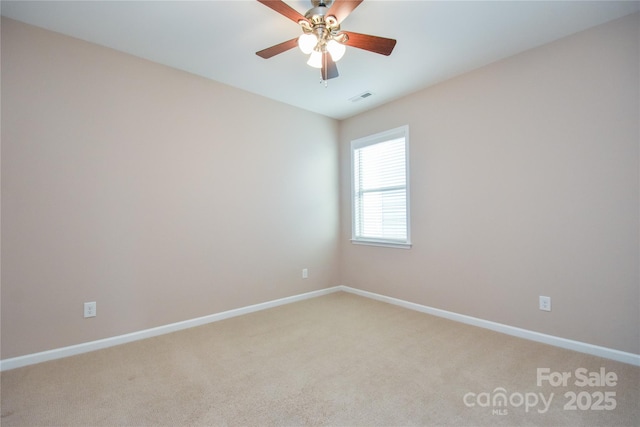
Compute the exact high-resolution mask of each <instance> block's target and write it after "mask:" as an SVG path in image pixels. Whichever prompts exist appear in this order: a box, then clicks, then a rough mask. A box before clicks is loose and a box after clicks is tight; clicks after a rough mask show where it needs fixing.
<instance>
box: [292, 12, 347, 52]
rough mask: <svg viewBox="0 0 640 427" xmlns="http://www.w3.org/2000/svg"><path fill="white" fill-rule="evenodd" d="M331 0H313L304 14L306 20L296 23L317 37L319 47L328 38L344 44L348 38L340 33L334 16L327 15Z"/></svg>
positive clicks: (323, 44)
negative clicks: (311, 5)
mask: <svg viewBox="0 0 640 427" xmlns="http://www.w3.org/2000/svg"><path fill="white" fill-rule="evenodd" d="M331 3H333V1H327V2H320V1H317V0H313V1H312V4H313V6H314V7H313V8H311V9H309V10H308V11H307V13H306V14H305V15H304V16H305V18H307V19H306V20H304V19H301V20H300V21H299V22H298V23H299V24H300V26H301V27H302V30H303V31H304V33H313V34H315V35H316V37H317V38H318V43H319V45H320V46H319V47H320V48H322V47H324V46H325V45H326V44H327V43H328V42H329V40H335V41H337V42H338V43H342V44H344V43H345V42H346V41H347V40H348V39H349V38H348V36H347V35H346V34H345V33H340V24H339V23H338V20H337V19H336V17H335V16H331V15H329V16H327V11H328V10H329V6H330V5H331ZM322 50H323V49H322Z"/></svg>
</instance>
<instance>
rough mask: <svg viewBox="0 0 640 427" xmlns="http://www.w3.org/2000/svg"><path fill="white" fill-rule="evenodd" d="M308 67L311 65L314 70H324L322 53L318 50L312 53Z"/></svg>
mask: <svg viewBox="0 0 640 427" xmlns="http://www.w3.org/2000/svg"><path fill="white" fill-rule="evenodd" d="M307 65H310V66H312V67H313V68H322V52H320V51H318V50H314V51H313V52H311V55H310V56H309V60H308V61H307Z"/></svg>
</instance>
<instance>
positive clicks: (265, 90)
mask: <svg viewBox="0 0 640 427" xmlns="http://www.w3.org/2000/svg"><path fill="white" fill-rule="evenodd" d="M286 3H287V4H289V5H290V6H292V7H293V8H294V9H296V10H297V11H298V12H300V13H301V14H303V15H304V13H305V12H306V11H307V10H308V9H309V8H311V3H310V1H309V0H286ZM0 7H1V12H2V15H4V16H7V17H9V18H13V19H16V20H19V21H23V22H26V23H29V24H33V25H37V26H40V27H43V28H46V29H49V30H53V31H57V32H60V33H63V34H67V35H70V36H73V37H77V38H79V39H83V40H87V41H90V42H93V43H97V44H99V45H103V46H108V47H111V48H113V49H116V50H119V51H122V52H127V53H130V54H132V55H136V56H139V57H142V58H146V59H149V60H151V61H155V62H158V63H161V64H165V65H168V66H170V67H174V68H178V69H181V70H184V71H188V72H190V73H193V74H197V75H200V76H203V77H207V78H210V79H213V80H216V81H218V82H222V83H225V84H228V85H231V86H234V87H237V88H241V89H244V90H247V91H250V92H253V93H256V94H260V95H263V96H266V97H268V98H272V99H275V100H278V101H282V102H285V103H287V104H291V105H294V106H297V107H300V108H304V109H306V110H310V111H314V112H317V113H320V114H324V115H326V116H329V117H333V118H336V119H344V118H346V117H349V116H352V115H354V114H357V113H360V112H362V111H365V110H367V109H370V108H373V107H376V106H378V105H380V104H383V103H385V102H388V101H390V100H393V99H396V98H399V97H401V96H404V95H406V94H409V93H411V92H414V91H416V90H418V89H422V88H425V87H427V86H429V85H432V84H435V83H437V82H440V81H443V80H445V79H448V78H450V77H453V76H455V75H458V74H461V73H464V72H467V71H470V70H472V69H475V68H478V67H480V66H483V65H485V64H488V63H491V62H494V61H497V60H499V59H501V58H505V57H507V56H510V55H514V54H516V53H519V52H522V51H524V50H527V49H530V48H533V47H535V46H539V45H542V44H544V43H548V42H550V41H553V40H556V39H558V38H561V37H564V36H567V35H569V34H572V33H575V32H578V31H581V30H584V29H587V28H589V27H593V26H596V25H599V24H601V23H604V22H607V21H610V20H613V19H616V18H619V17H621V16H624V15H627V14H630V13H634V12H636V11H638V10H640V1H566V0H565V1H416V0H414V1H402V0H385V1H380V0H364V2H363V3H362V4H361V5H360V6H359V7H358V8H357V9H356V10H355V11H353V13H352V14H351V15H349V16H348V17H347V18H346V19H345V20H344V21H343V23H342V29H344V30H347V31H354V32H359V33H365V34H372V35H378V36H382V37H388V38H394V39H396V40H397V41H398V44H397V45H396V48H395V50H394V51H393V53H392V54H391V56H388V57H386V56H382V55H378V54H374V53H370V52H367V51H363V50H360V49H356V48H347V53H346V54H345V56H344V58H343V59H341V60H340V61H339V62H338V64H337V65H338V70H339V72H340V77H338V78H337V79H332V80H330V81H329V85H328V87H324V85H322V84H320V72H319V71H318V70H317V69H314V68H311V67H309V66H308V65H306V63H305V62H306V56H305V55H304V54H303V53H302V52H300V51H299V50H298V49H292V50H290V51H287V52H284V53H282V54H280V55H277V56H275V57H273V58H271V59H266V60H265V59H262V58H260V57H258V56H257V55H255V52H256V51H258V50H261V49H264V48H266V47H269V46H271V45H274V44H277V43H280V42H282V41H285V40H289V39H292V38H294V37H297V36H298V35H299V34H301V30H300V28H299V26H298V25H297V24H295V23H294V22H293V21H291V20H289V19H287V18H285V17H283V16H281V15H279V14H278V13H276V12H274V11H273V10H271V9H269V8H268V7H266V6H264V5H262V4H260V3H258V2H257V1H254V0H232V1H221V0H214V1H26V0H22V1H4V0H3V1H2V2H1V3H0ZM366 91H370V92H371V93H372V94H373V96H370V97H368V98H366V99H362V100H360V101H358V102H352V101H350V98H352V97H354V96H357V95H359V94H361V93H363V92H366Z"/></svg>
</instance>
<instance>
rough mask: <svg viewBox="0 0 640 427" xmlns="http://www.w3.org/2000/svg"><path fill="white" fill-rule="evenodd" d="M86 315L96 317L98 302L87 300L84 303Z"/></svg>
mask: <svg viewBox="0 0 640 427" xmlns="http://www.w3.org/2000/svg"><path fill="white" fill-rule="evenodd" d="M84 317H96V303H95V301H94V302H85V303H84Z"/></svg>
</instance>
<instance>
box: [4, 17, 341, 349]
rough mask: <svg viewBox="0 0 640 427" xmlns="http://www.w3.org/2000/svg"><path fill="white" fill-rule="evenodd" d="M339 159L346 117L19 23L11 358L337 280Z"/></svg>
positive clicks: (10, 38) (11, 184)
mask: <svg viewBox="0 0 640 427" xmlns="http://www.w3.org/2000/svg"><path fill="white" fill-rule="evenodd" d="M337 156H338V145H337V122H335V121H334V120H332V119H329V118H326V117H322V116H319V115H316V114H314V113H309V112H305V111H302V110H299V109H296V108H293V107H289V106H286V105H284V104H281V103H277V102H274V101H271V100H268V99H266V98H262V97H259V96H255V95H252V94H249V93H246V92H243V91H240V90H237V89H234V88H231V87H228V86H225V85H222V84H217V83H214V82H211V81H208V80H206V79H202V78H199V77H196V76H193V75H190V74H187V73H184V72H180V71H176V70H173V69H170V68H167V67H163V66H160V65H157V64H153V63H151V62H147V61H144V60H141V59H137V58H134V57H131V56H128V55H124V54H121V53H118V52H115V51H112V50H109V49H105V48H102V47H98V46H96V45H92V44H89V43H84V42H82V41H78V40H75V39H71V38H67V37H64V36H60V35H57V34H54V33H51V32H47V31H44V30H40V29H36V28H34V27H30V26H26V25H23V24H20V23H17V22H15V21H11V20H5V19H3V20H2V307H1V309H2V356H1V357H2V358H3V359H6V358H9V357H14V356H19V355H24V354H29V353H34V352H38V351H43V350H47V349H52V348H58V347H62V346H67V345H71V344H78V343H82V342H87V341H91V340H96V339H100V338H105V337H111V336H116V335H120V334H124V333H128V332H132V331H138V330H142V329H146V328H150V327H155V326H160V325H164V324H168V323H172V322H176V321H181V320H186V319H192V318H195V317H199V316H204V315H208V314H212V313H217V312H221V311H224V310H228V309H233V308H237V307H243V306H247V305H250V304H255V303H260V302H264V301H269V300H273V299H277V298H281V297H286V296H290V295H296V294H300V293H304V292H307V291H311V290H316V289H321V288H325V287H328V286H333V285H335V284H336V283H337V281H338V279H337V275H336V274H337V262H336V253H337V251H336V242H337V239H336V237H337V232H338V157H337ZM302 268H308V269H309V278H308V279H307V280H303V279H302V278H301V270H302ZM85 301H96V302H97V311H98V316H97V317H96V318H93V319H88V320H85V319H83V316H82V309H83V302H85Z"/></svg>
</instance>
